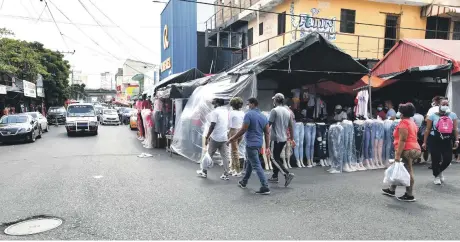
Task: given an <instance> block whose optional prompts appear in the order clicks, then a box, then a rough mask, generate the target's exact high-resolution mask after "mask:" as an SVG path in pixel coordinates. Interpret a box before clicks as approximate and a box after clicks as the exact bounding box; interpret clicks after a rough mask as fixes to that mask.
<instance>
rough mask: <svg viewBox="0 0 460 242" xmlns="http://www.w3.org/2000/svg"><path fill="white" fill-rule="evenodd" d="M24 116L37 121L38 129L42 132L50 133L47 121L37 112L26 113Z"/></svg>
mask: <svg viewBox="0 0 460 242" xmlns="http://www.w3.org/2000/svg"><path fill="white" fill-rule="evenodd" d="M26 114H29V115H30V116H32V118H34V119H35V120H37V122H38V124H39V125H40V128H41V129H42V130H43V131H44V132H48V131H50V128H49V126H48V120H47V119H46V118H45V116H43V115H42V114H41V113H39V112H27V113H26Z"/></svg>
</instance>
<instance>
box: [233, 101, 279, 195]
mask: <svg viewBox="0 0 460 242" xmlns="http://www.w3.org/2000/svg"><path fill="white" fill-rule="evenodd" d="M248 106H249V109H250V110H249V111H248V112H247V113H246V115H244V121H243V127H241V129H240V131H238V133H236V134H235V135H234V136H233V137H231V138H230V140H229V141H228V142H227V144H230V143H231V142H232V141H234V140H237V139H238V138H240V137H241V136H243V134H246V155H247V158H248V163H249V164H248V165H247V167H246V174H245V175H244V177H243V180H241V181H239V182H238V186H239V187H241V188H246V185H247V184H248V180H249V178H250V177H251V174H252V170H253V169H254V170H256V173H257V176H258V177H259V180H260V183H261V185H262V187H261V188H260V190H259V191H257V192H256V194H261V195H268V194H270V189H269V188H268V182H267V177H265V173H264V170H263V169H262V164H261V163H260V159H259V153H260V149H261V148H262V146H263V141H264V136H265V146H266V147H265V152H266V153H267V156H269V155H270V137H269V135H270V132H269V126H268V120H267V118H266V117H265V116H264V115H263V114H262V113H261V112H260V110H259V108H258V106H259V102H258V101H257V99H255V98H250V99H249V100H248Z"/></svg>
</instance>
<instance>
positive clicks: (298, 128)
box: [294, 122, 305, 161]
mask: <svg viewBox="0 0 460 242" xmlns="http://www.w3.org/2000/svg"><path fill="white" fill-rule="evenodd" d="M304 133H305V130H304V127H303V123H300V122H299V123H296V124H295V128H294V141H295V143H296V146H295V148H294V156H295V158H296V160H298V161H300V160H302V159H303V148H304V147H303V141H304Z"/></svg>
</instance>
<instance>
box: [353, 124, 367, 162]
mask: <svg viewBox="0 0 460 242" xmlns="http://www.w3.org/2000/svg"><path fill="white" fill-rule="evenodd" d="M353 127H354V135H355V149H356V150H355V154H356V170H358V171H365V170H367V169H366V168H365V167H364V164H363V153H364V152H363V151H364V121H363V120H355V121H354V122H353Z"/></svg>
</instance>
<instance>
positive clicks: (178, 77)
mask: <svg viewBox="0 0 460 242" xmlns="http://www.w3.org/2000/svg"><path fill="white" fill-rule="evenodd" d="M202 77H205V74H204V73H203V72H201V71H200V70H198V69H197V68H192V69H190V70H188V71H184V72H181V73H177V74H173V75H170V76H168V77H166V78H165V79H163V80H161V82H160V83H158V84H157V85H155V86H154V87H153V93H152V94H154V93H155V92H156V90H158V89H159V88H162V87H165V86H167V85H169V84H172V83H183V82H188V81H191V80H195V79H198V78H202ZM152 96H153V95H152Z"/></svg>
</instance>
